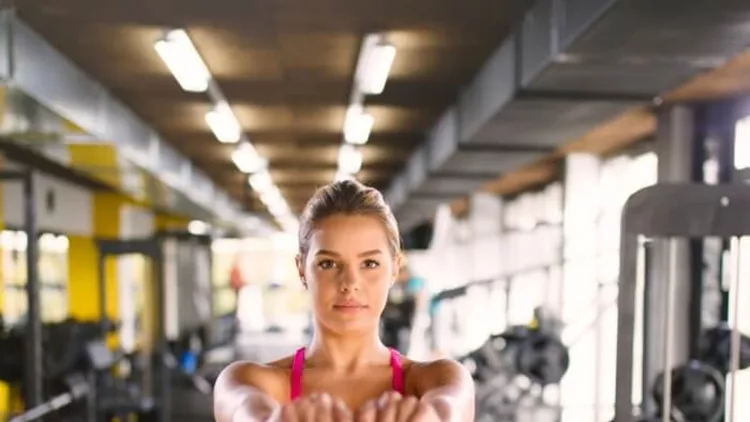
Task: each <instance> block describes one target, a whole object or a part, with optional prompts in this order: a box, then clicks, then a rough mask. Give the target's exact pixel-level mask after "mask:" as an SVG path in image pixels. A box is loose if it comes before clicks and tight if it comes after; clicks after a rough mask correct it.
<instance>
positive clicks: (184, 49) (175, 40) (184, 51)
mask: <svg viewBox="0 0 750 422" xmlns="http://www.w3.org/2000/svg"><path fill="white" fill-rule="evenodd" d="M154 49H155V50H156V53H157V54H159V57H161V59H162V60H163V61H164V64H166V65H167V68H168V69H169V71H170V72H172V75H173V76H174V78H175V79H176V80H177V83H178V84H180V87H181V88H182V89H183V90H185V91H188V92H205V91H206V90H207V89H208V82H209V80H211V73H210V72H209V71H208V68H207V67H206V64H205V63H203V59H201V56H200V54H198V50H196V49H195V46H194V45H193V42H192V41H190V37H189V36H188V34H187V32H185V31H184V30H182V29H175V30H172V31H169V32H167V33H166V34H165V35H164V37H162V38H161V39H160V40H158V41H156V43H155V44H154Z"/></svg>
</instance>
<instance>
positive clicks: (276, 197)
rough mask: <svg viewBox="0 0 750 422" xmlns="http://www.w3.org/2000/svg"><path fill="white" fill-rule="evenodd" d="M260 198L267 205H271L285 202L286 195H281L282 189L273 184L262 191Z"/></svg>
mask: <svg viewBox="0 0 750 422" xmlns="http://www.w3.org/2000/svg"><path fill="white" fill-rule="evenodd" d="M260 200H261V202H263V203H264V204H265V205H266V207H269V208H270V207H271V206H273V205H276V204H280V203H282V202H284V197H283V196H281V191H280V190H279V188H277V187H276V186H271V187H270V188H268V189H267V190H265V191H263V192H260Z"/></svg>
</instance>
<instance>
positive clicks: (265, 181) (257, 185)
mask: <svg viewBox="0 0 750 422" xmlns="http://www.w3.org/2000/svg"><path fill="white" fill-rule="evenodd" d="M248 181H249V183H250V186H251V187H252V188H253V190H254V191H256V192H259V193H263V192H266V191H268V190H269V189H271V188H273V181H272V180H271V175H270V174H268V171H260V172H258V173H255V174H253V175H252V176H250V177H249V178H248Z"/></svg>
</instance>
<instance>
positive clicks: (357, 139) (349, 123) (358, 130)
mask: <svg viewBox="0 0 750 422" xmlns="http://www.w3.org/2000/svg"><path fill="white" fill-rule="evenodd" d="M374 122H375V118H374V117H372V115H370V114H367V113H365V112H364V111H363V110H362V106H359V105H352V106H351V107H349V109H348V110H347V111H346V118H345V120H344V139H345V140H346V142H348V143H350V144H355V145H362V144H365V143H367V140H368V139H370V131H371V130H372V125H373V123H374Z"/></svg>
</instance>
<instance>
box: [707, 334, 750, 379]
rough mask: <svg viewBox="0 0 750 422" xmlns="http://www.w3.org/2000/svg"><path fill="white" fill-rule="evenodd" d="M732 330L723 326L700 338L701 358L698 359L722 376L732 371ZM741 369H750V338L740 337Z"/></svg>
mask: <svg viewBox="0 0 750 422" xmlns="http://www.w3.org/2000/svg"><path fill="white" fill-rule="evenodd" d="M731 340H732V330H731V329H730V328H729V327H726V326H721V327H715V328H711V329H709V330H706V331H705V332H704V333H703V335H701V338H700V352H699V353H700V356H699V357H698V359H699V360H700V361H702V362H705V363H707V364H709V365H711V366H713V367H714V368H716V369H717V370H718V371H719V372H721V373H722V374H728V373H729V372H730V371H731V368H730V363H731V360H732V356H731V352H732V348H731V343H732V341H731ZM739 352H740V355H739V368H738V370H740V371H741V370H743V369H746V368H749V367H750V337H748V336H746V335H744V334H742V335H740V347H739Z"/></svg>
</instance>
